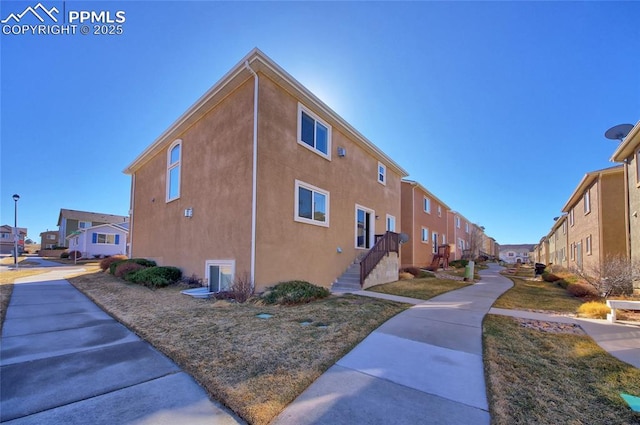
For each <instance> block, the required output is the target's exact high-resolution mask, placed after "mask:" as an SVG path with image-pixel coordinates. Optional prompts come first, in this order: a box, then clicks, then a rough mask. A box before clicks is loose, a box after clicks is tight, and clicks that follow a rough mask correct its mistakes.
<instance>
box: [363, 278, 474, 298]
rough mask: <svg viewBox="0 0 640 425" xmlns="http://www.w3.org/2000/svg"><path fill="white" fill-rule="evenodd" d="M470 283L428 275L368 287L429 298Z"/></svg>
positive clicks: (383, 292)
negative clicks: (426, 276) (421, 277)
mask: <svg viewBox="0 0 640 425" xmlns="http://www.w3.org/2000/svg"><path fill="white" fill-rule="evenodd" d="M468 285H469V283H467V282H461V281H457V280H445V279H438V278H434V277H428V278H423V279H419V278H416V279H406V280H399V281H397V282H391V283H385V284H384V285H377V286H372V287H371V288H368V289H367V291H373V292H379V293H382V294H391V295H399V296H402V297H409V298H417V299H420V300H428V299H430V298H433V297H435V296H436V295H440V294H443V293H445V292H449V291H453V290H454V289H460V288H463V287H465V286H468Z"/></svg>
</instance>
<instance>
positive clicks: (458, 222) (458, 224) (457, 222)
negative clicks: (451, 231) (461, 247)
mask: <svg viewBox="0 0 640 425" xmlns="http://www.w3.org/2000/svg"><path fill="white" fill-rule="evenodd" d="M456 227H457V228H458V229H459V228H460V217H458V216H456Z"/></svg>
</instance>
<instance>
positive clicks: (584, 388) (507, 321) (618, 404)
mask: <svg viewBox="0 0 640 425" xmlns="http://www.w3.org/2000/svg"><path fill="white" fill-rule="evenodd" d="M483 330H484V332H483V334H484V335H483V339H484V363H485V375H486V377H487V387H488V394H489V404H490V411H491V416H492V423H493V424H500V425H501V424H505V425H506V424H608V425H617V424H619V425H623V424H626V425H629V424H640V414H634V413H633V412H632V411H631V409H630V408H629V407H628V406H627V405H626V404H625V402H624V401H623V399H622V398H621V397H620V395H619V394H620V393H621V392H623V393H627V394H632V395H636V396H638V395H640V370H639V369H636V368H634V367H632V366H630V365H628V364H626V363H624V362H621V361H619V360H618V359H616V358H614V357H613V356H611V355H609V354H608V353H606V352H605V351H604V350H602V349H601V348H600V347H599V346H598V345H597V344H596V343H595V342H593V340H592V339H591V338H589V337H588V336H584V335H569V334H555V333H548V332H542V331H539V330H531V329H525V328H523V327H522V326H520V325H519V324H518V322H517V321H516V320H514V319H512V318H508V317H501V316H493V315H489V316H487V317H486V318H485V320H484V324H483Z"/></svg>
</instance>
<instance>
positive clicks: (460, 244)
mask: <svg viewBox="0 0 640 425" xmlns="http://www.w3.org/2000/svg"><path fill="white" fill-rule="evenodd" d="M458 248H460V251H464V239H460V238H458Z"/></svg>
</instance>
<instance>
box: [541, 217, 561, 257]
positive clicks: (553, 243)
mask: <svg viewBox="0 0 640 425" xmlns="http://www.w3.org/2000/svg"><path fill="white" fill-rule="evenodd" d="M546 240H547V242H548V245H549V259H548V264H553V265H557V266H560V267H565V268H566V267H567V266H568V263H567V216H566V215H562V216H560V217H558V219H557V220H556V222H555V224H554V225H553V227H552V228H551V231H550V232H549V234H548V235H547V237H546ZM541 262H542V261H541ZM545 264H547V263H545Z"/></svg>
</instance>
